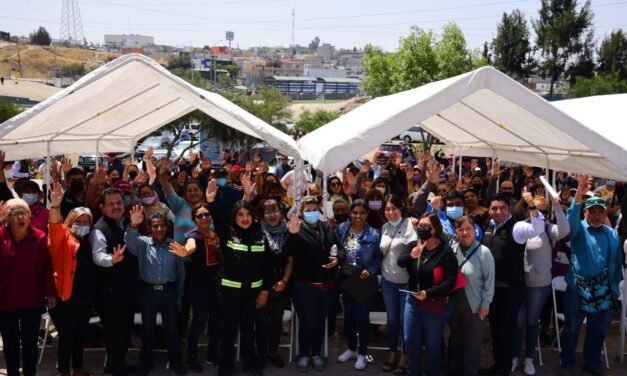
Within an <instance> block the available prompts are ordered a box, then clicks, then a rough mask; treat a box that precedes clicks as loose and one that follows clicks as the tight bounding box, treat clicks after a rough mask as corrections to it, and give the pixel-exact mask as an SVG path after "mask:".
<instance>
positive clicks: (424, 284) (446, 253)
mask: <svg viewBox="0 0 627 376" xmlns="http://www.w3.org/2000/svg"><path fill="white" fill-rule="evenodd" d="M415 246H416V242H415V241H413V242H411V243H409V244H408V245H407V248H406V250H405V251H404V252H403V253H401V254H400V255H399V256H398V260H397V264H398V266H400V267H403V268H407V272H408V273H409V290H410V291H416V292H418V291H421V290H424V291H425V292H426V293H427V298H441V297H445V296H447V295H448V294H449V293H450V292H451V290H452V289H453V287H455V284H456V283H457V270H458V265H457V258H456V257H455V254H454V253H453V250H452V249H451V247H450V246H449V245H448V243H446V242H442V241H441V242H440V244H439V245H438V246H437V247H435V249H433V250H431V251H427V250H426V249H425V250H424V251H423V252H422V255H421V256H420V258H418V259H414V258H412V257H411V250H412V249H413V248H414V247H415ZM419 261H420V265H419V264H418V262H419ZM437 267H441V268H442V272H443V275H444V279H443V280H442V281H441V282H440V283H438V284H435V282H434V278H433V270H434V269H435V268H437Z"/></svg>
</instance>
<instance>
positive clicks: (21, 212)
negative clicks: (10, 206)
mask: <svg viewBox="0 0 627 376" xmlns="http://www.w3.org/2000/svg"><path fill="white" fill-rule="evenodd" d="M28 214H29V213H28V212H27V211H25V210H16V211H12V212H11V213H9V216H10V217H27V216H28Z"/></svg>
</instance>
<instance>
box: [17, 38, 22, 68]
mask: <svg viewBox="0 0 627 376" xmlns="http://www.w3.org/2000/svg"><path fill="white" fill-rule="evenodd" d="M16 46H17V65H18V66H19V68H20V77H19V78H22V57H21V56H20V39H19V37H18V39H17V44H16Z"/></svg>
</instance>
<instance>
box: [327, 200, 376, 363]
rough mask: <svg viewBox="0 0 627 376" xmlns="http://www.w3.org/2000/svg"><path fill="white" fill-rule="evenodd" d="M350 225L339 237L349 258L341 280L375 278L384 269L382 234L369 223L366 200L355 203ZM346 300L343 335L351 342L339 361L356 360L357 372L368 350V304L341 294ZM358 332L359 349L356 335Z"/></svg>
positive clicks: (343, 268) (346, 226)
mask: <svg viewBox="0 0 627 376" xmlns="http://www.w3.org/2000/svg"><path fill="white" fill-rule="evenodd" d="M349 218H350V219H349V221H347V222H344V223H342V224H341V225H340V226H339V227H338V229H337V234H338V237H339V238H340V241H341V243H342V245H343V246H344V249H345V250H346V258H345V260H344V262H343V263H342V265H341V268H342V272H341V276H340V280H343V279H345V278H350V277H351V276H352V277H353V278H354V276H355V275H359V278H361V279H367V278H376V275H377V272H378V271H379V267H380V266H381V256H382V255H381V252H379V243H380V242H381V233H380V232H379V230H377V229H375V228H373V227H370V226H369V225H368V224H367V223H366V219H367V218H368V205H367V204H366V202H365V201H364V200H361V199H359V200H355V201H353V203H352V204H351V206H350V210H349ZM342 299H343V300H344V335H345V336H346V339H347V341H348V349H347V350H346V351H344V353H342V354H341V355H340V356H339V357H338V361H340V362H341V363H345V362H348V361H349V360H353V359H356V361H355V369H357V370H362V369H364V368H366V363H367V362H366V351H367V348H368V317H369V312H368V302H365V303H360V302H358V301H357V300H356V299H355V298H353V297H352V296H351V295H350V293H349V292H347V291H344V290H342ZM358 332H359V348H358V347H357V333H358Z"/></svg>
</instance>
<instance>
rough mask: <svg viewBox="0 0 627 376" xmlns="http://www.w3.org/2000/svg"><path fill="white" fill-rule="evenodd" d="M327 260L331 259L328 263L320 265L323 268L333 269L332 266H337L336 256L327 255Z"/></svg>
mask: <svg viewBox="0 0 627 376" xmlns="http://www.w3.org/2000/svg"><path fill="white" fill-rule="evenodd" d="M329 261H331V262H330V263H328V264H324V265H322V267H323V268H324V269H333V268H335V267H336V266H337V257H335V256H329Z"/></svg>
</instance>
